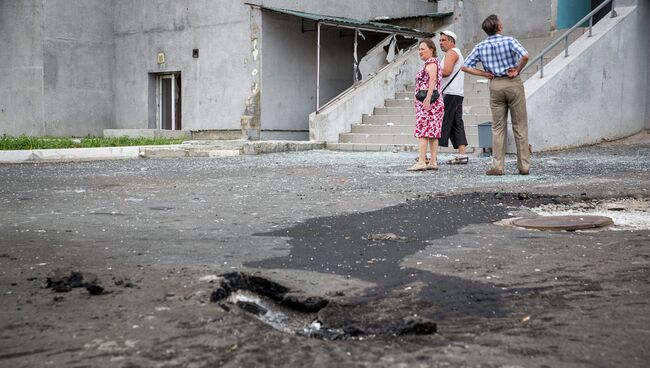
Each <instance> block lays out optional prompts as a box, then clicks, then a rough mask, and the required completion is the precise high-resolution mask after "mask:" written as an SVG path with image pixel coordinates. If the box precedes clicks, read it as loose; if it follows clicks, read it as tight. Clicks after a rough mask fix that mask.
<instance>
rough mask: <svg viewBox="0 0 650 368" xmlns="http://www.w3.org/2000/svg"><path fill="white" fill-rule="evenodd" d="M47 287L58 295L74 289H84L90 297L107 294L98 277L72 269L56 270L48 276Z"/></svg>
mask: <svg viewBox="0 0 650 368" xmlns="http://www.w3.org/2000/svg"><path fill="white" fill-rule="evenodd" d="M45 287H46V288H51V289H52V290H54V291H55V292H57V293H66V292H69V291H71V290H72V289H73V288H79V287H84V288H86V290H88V293H90V295H101V294H104V293H105V290H104V288H103V287H101V286H99V285H98V281H97V275H95V274H93V273H90V272H85V273H82V272H81V271H79V270H77V269H74V268H71V267H63V268H56V269H54V270H52V271H50V272H49V273H48V274H47V278H46V280H45Z"/></svg>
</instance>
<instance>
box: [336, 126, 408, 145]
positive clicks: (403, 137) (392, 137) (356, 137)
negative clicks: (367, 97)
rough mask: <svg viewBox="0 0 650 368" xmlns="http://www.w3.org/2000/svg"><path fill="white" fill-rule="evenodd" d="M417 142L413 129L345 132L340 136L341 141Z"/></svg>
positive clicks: (374, 142) (376, 142) (365, 142)
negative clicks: (393, 131) (379, 132)
mask: <svg viewBox="0 0 650 368" xmlns="http://www.w3.org/2000/svg"><path fill="white" fill-rule="evenodd" d="M411 130H412V128H411ZM417 142H418V141H417V139H416V138H415V137H413V131H411V132H410V133H400V134H375V133H373V134H365V133H343V134H341V135H340V136H339V143H358V144H368V143H370V144H393V145H409V144H417Z"/></svg>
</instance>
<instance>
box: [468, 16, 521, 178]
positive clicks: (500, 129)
mask: <svg viewBox="0 0 650 368" xmlns="http://www.w3.org/2000/svg"><path fill="white" fill-rule="evenodd" d="M481 27H482V28H483V31H485V33H487V35H488V37H487V38H486V39H485V40H483V41H482V42H481V43H479V44H478V45H476V46H475V47H474V50H472V52H471V53H470V54H469V55H468V56H467V59H465V65H464V66H463V71H464V72H466V73H470V74H474V75H478V76H482V77H485V78H488V79H490V109H491V110H492V120H493V122H492V166H491V167H490V169H489V170H488V171H487V172H486V174H487V175H503V172H504V160H505V153H506V126H507V121H508V110H510V116H511V117H512V131H513V133H514V136H515V143H516V146H517V168H518V169H519V174H521V175H528V173H529V171H530V148H529V146H528V116H527V112H526V94H525V92H524V84H523V82H522V80H521V78H520V77H519V73H520V72H521V70H522V69H523V68H524V66H526V63H527V62H528V52H527V51H526V49H524V48H523V47H522V46H521V44H520V43H519V41H517V40H516V39H514V38H513V37H505V36H502V35H501V32H503V23H502V22H501V20H499V18H498V17H497V16H496V15H494V14H493V15H490V16H489V17H487V18H485V20H484V21H483V24H482V26H481ZM478 62H481V64H482V65H483V69H484V70H480V69H476V63H478Z"/></svg>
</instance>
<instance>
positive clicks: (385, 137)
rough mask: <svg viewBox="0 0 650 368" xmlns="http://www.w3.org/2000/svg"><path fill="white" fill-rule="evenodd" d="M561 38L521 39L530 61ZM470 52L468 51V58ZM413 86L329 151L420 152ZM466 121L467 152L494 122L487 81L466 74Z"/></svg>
mask: <svg viewBox="0 0 650 368" xmlns="http://www.w3.org/2000/svg"><path fill="white" fill-rule="evenodd" d="M582 33H583V32H581V31H580V30H576V31H575V32H574V33H573V35H572V37H571V38H570V39H569V43H572V42H573V41H574V40H575V39H577V38H578V37H580V36H581V35H582ZM560 35H561V32H558V31H555V32H553V33H552V34H551V35H549V36H548V37H538V38H529V39H522V40H520V42H521V43H522V45H523V46H524V47H525V48H526V50H528V53H529V56H530V59H532V58H533V57H535V55H538V54H539V53H540V52H541V51H542V50H543V49H544V48H545V47H546V46H547V45H548V44H550V43H551V42H552V41H553V40H555V39H556V38H557V37H559V36H560ZM469 51H471V50H466V51H465V52H464V55H467V54H468V53H469ZM561 52H564V48H563V44H561V45H558V46H557V47H556V48H555V49H554V50H552V51H551V52H550V53H549V54H547V55H548V57H545V59H546V60H545V64H546V61H550V60H551V59H552V58H554V57H555V56H557V55H558V54H560V53H561ZM538 69H539V66H538V65H536V66H531V67H530V68H529V69H528V70H526V72H525V73H522V78H523V79H524V80H526V79H528V78H529V77H530V76H531V75H533V74H534V73H535V72H537V70H538ZM414 90H415V87H414V86H407V87H406V90H404V91H402V92H398V93H396V94H395V98H393V99H386V100H385V101H384V106H382V107H375V109H374V111H373V113H372V114H370V115H365V114H364V115H363V116H362V118H361V122H360V123H358V124H353V125H352V127H351V131H350V132H349V133H342V134H340V135H339V142H338V143H328V144H327V149H330V150H341V151H393V152H397V151H417V150H418V146H417V143H418V142H417V139H416V138H415V137H413V127H414V125H415V108H414V106H413V98H414V97H413V91H414ZM463 121H464V122H465V134H466V136H467V141H468V143H469V146H468V151H469V152H472V151H473V150H474V149H476V148H477V147H478V124H480V123H483V122H488V121H492V114H491V111H490V92H489V89H488V80H487V79H484V78H480V77H476V76H473V75H469V74H465V99H464V101H463ZM449 144H450V147H447V148H445V147H440V152H454V151H455V150H454V149H453V147H451V142H449Z"/></svg>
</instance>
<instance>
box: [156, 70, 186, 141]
mask: <svg viewBox="0 0 650 368" xmlns="http://www.w3.org/2000/svg"><path fill="white" fill-rule="evenodd" d="M157 84H158V85H157V88H156V90H157V92H156V105H157V107H158V111H157V114H156V115H157V124H156V125H157V128H158V129H166V130H181V129H182V124H181V74H180V73H169V74H160V75H158V83H157Z"/></svg>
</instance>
